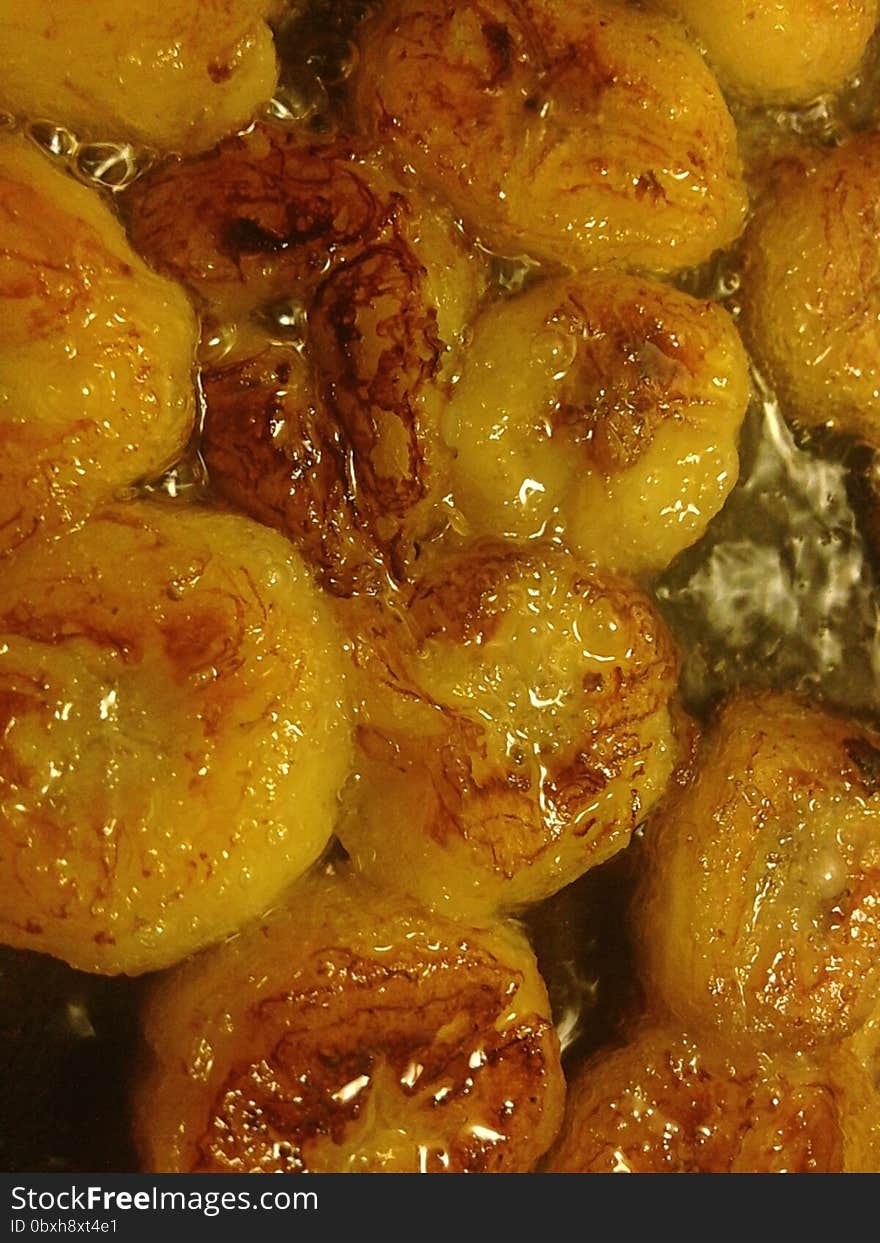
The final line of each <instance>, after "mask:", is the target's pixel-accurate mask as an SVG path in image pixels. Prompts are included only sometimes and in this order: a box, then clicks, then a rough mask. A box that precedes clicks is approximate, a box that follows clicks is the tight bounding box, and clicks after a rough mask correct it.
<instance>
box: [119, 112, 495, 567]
mask: <svg viewBox="0 0 880 1243" xmlns="http://www.w3.org/2000/svg"><path fill="white" fill-rule="evenodd" d="M129 209H130V213H131V226H132V235H133V237H134V240H135V243H136V245H137V246H138V247H139V248H140V249H141V250H142V251H143V252H144V253H145V254H147V255H148V257H149V258H150V259H151V260H152V261H153V262H155V263H156V264H157V265H158V266H159V267H160V268H162V269H163V270H164V271H166V272H168V273H170V274H171V275H173V276H175V277H177V278H178V279H179V280H181V281H183V282H184V283H185V284H186V285H187V286H188V287H189V288H190V289H191V290H193V291H194V292H195V293H196V294H197V295H198V296H199V297H200V298H201V299H202V301H203V302H204V303H205V304H206V305H207V307H208V308H209V309H210V311H211V313H212V315H214V316H215V317H219V318H220V319H221V320H223V319H225V320H226V321H227V322H230V321H232V322H235V321H238V322H239V323H243V324H245V325H246V324H247V323H248V316H251V317H252V322H253V319H254V318H255V319H256V321H257V322H259V323H260V324H262V325H263V326H264V328H265V330H266V331H267V332H268V336H269V338H270V339H271V338H272V337H273V326H274V337H275V346H276V348H275V350H274V354H273V357H274V358H281V357H282V355H283V351H284V349H285V348H286V349H287V351H288V353H289V354H290V355H291V357H290V366H291V368H292V369H293V370H294V371H295V373H296V376H297V381H296V383H297V387H298V388H299V389H300V390H301V395H300V394H296V395H295V396H294V397H293V402H294V405H295V407H296V411H295V413H294V422H297V421H300V422H301V421H302V419H301V416H300V415H299V413H298V411H299V410H301V409H302V408H303V407H304V406H307V407H309V408H311V407H314V410H313V414H311V415H310V416H309V422H310V428H311V429H314V434H313V432H312V430H310V431H309V439H310V440H313V439H314V435H317V437H318V439H319V440H320V442H321V444H322V445H323V446H325V448H323V449H322V450H321V455H322V456H321V466H320V469H319V470H318V473H317V475H316V474H315V472H314V471H313V470H312V469H311V468H309V469H307V470H306V472H305V478H304V481H303V482H300V481H299V480H298V479H297V480H295V482H294V486H295V487H296V490H297V492H298V494H299V495H300V496H302V497H304V498H305V501H304V503H305V504H306V505H308V506H311V507H312V508H315V509H323V511H324V512H328V508H327V503H326V501H325V499H324V498H325V497H326V495H327V493H328V491H329V492H330V493H332V494H333V496H332V498H331V501H330V509H331V510H332V512H333V514H334V519H333V522H334V525H335V526H336V527H338V528H340V529H346V528H348V527H351V526H352V525H354V526H356V527H358V528H359V529H368V530H369V531H370V532H371V533H372V538H373V540H374V542H375V544H376V545H377V546H378V547H379V548H380V549H381V550H383V551H384V553H385V554H386V556H387V558H388V559H389V560H390V562H391V563H392V568H394V569H395V570H397V571H400V568H401V566H402V564H403V563H404V562H405V561H406V560H407V557H408V554H409V551H410V548H411V545H412V543H413V542H414V541H415V540H416V539H417V538H419V537H420V536H423V535H425V534H428V533H431V531H432V530H433V529H434V528H435V527H439V526H442V525H443V520H442V516H441V511H440V510H439V508H438V504H439V501H440V499H441V498H442V496H443V495H444V492H445V485H446V472H447V461H446V459H447V451H446V450H445V448H444V446H443V445H442V442H441V440H440V436H439V430H438V422H439V417H440V411H441V410H442V407H443V404H444V402H445V399H446V390H447V386H448V382H449V379H450V377H451V374H452V370H453V363H454V361H455V358H456V355H457V353H458V350H459V347H460V342H461V336H462V333H463V331H464V329H465V327H466V325H467V322H468V320H469V318H470V315H471V312H472V310H473V308H474V307H475V305H476V301H477V299H478V297H479V296H480V293H481V291H482V283H483V277H482V263H481V262H480V261H478V260H476V259H472V258H469V257H468V256H467V254H466V253H465V251H464V249H463V247H462V246H461V243H460V241H459V239H458V237H457V236H456V235H455V233H454V230H453V228H452V225H451V223H450V222H449V221H448V220H447V219H445V218H444V217H443V216H442V215H441V214H439V213H438V211H437V210H436V209H435V208H433V207H432V206H430V205H428V204H427V203H422V202H421V201H420V200H419V199H418V198H417V196H415V195H414V194H411V193H409V192H407V193H406V194H404V193H403V192H402V191H401V189H400V188H399V187H398V186H397V185H396V183H395V182H394V181H393V180H392V179H391V178H390V177H389V176H388V175H387V174H386V173H384V172H383V171H382V170H381V168H380V167H379V166H378V165H376V164H375V163H374V162H368V161H366V160H364V159H362V158H360V157H358V156H357V154H356V152H355V151H354V149H353V148H352V146H351V145H350V144H349V143H347V142H346V141H345V140H343V139H338V138H334V139H317V138H315V137H313V136H312V137H309V136H303V135H301V134H295V133H290V132H286V131H283V130H279V129H273V128H271V127H268V126H261V127H258V128H257V129H256V130H254V131H253V132H252V133H250V134H247V135H245V136H244V137H241V138H234V139H231V140H229V141H228V142H225V143H223V144H222V145H221V146H220V147H219V148H218V149H217V150H216V151H215V152H212V153H211V154H209V155H207V156H204V157H202V158H200V159H197V160H193V161H189V162H187V163H183V164H180V163H178V164H173V165H171V166H169V167H168V168H166V169H165V170H163V171H160V172H159V173H157V174H155V175H153V176H151V177H147V178H145V179H144V181H143V182H142V183H138V184H136V186H135V187H134V190H133V192H132V194H131V196H130V202H129ZM279 318H280V319H283V320H285V321H286V322H289V321H290V320H291V319H293V320H295V321H297V322H298V324H299V328H298V331H299V332H300V334H301V335H300V339H298V340H297V341H296V342H295V343H294V344H288V345H287V346H286V347H285V344H284V339H283V334H282V335H281V336H280V337H279V335H278V333H279ZM244 335H245V337H246V338H248V337H249V336H250V335H251V334H250V331H249V329H247V328H245V333H244ZM297 352H299V353H301V354H303V355H304V357H305V360H306V362H305V364H304V363H303V360H302V359H301V358H297V357H296V354H297ZM228 361H229V362H230V363H235V364H240V363H242V362H244V364H245V367H246V372H247V375H246V377H245V378H243V379H242V381H241V383H242V395H241V398H240V399H238V398H237V397H236V383H237V380H236V375H237V374H239V375H240V374H241V373H236V372H235V371H234V370H233V371H230V370H229V368H228V366H227V365H226V364H224V367H223V369H222V374H221V377H219V382H220V383H222V401H223V403H224V406H225V408H226V410H227V411H229V410H232V411H234V410H235V408H236V406H238V409H239V411H242V410H244V409H245V408H246V407H248V406H251V405H252V404H253V398H254V394H253V392H252V390H251V387H250V383H251V380H252V378H253V375H254V371H255V369H265V360H264V359H259V358H256V357H254V356H251V355H248V354H247V353H245V355H244V356H243V357H242V352H241V347H240V346H238V347H236V346H235V345H234V344H233V347H232V356H231V358H230V360H228ZM213 371H214V369H213V367H212V365H211V364H209V365H208V370H207V382H206V392H207V396H208V410H207V427H208V439H209V442H210V445H211V451H210V455H209V466H211V467H212V474H213V476H214V478H216V480H217V482H218V485H219V486H220V488H221V489H222V490H223V491H226V492H227V493H229V494H234V495H235V497H236V500H237V502H238V503H239V504H243V505H244V506H245V507H246V508H247V509H248V510H249V512H251V513H252V514H254V515H255V516H257V517H260V518H264V517H265V514H266V511H267V509H271V508H275V509H276V511H277V500H276V499H275V493H276V492H277V488H276V483H277V485H278V486H281V481H282V478H283V477H284V475H285V472H287V475H288V477H290V475H291V469H290V463H289V457H290V454H289V452H287V454H285V450H284V448H283V446H278V445H277V443H276V442H275V441H274V439H270V438H269V437H267V436H266V434H265V431H264V430H263V429H265V419H264V418H260V419H259V420H258V423H259V429H258V430H257V439H256V442H255V444H254V447H253V449H252V451H251V453H250V454H249V455H248V456H249V457H251V458H252V460H253V461H254V462H255V463H258V475H259V476H260V477H257V473H255V472H252V471H249V470H248V467H247V464H246V463H245V464H243V465H238V462H239V459H240V453H241V448H240V447H239V446H240V444H241V436H242V433H243V430H244V429H243V426H242V425H243V422H244V418H245V416H242V415H241V414H239V417H238V420H237V421H238V429H237V432H236V433H235V435H236V437H237V440H236V442H235V443H233V444H226V445H224V444H223V440H224V436H225V433H224V431H223V426H222V425H223V424H225V423H228V420H227V419H226V418H225V416H224V415H222V414H221V416H220V418H219V419H218V417H217V415H216V411H215V409H214V398H215V396H216V394H217V384H218V377H217V376H216V375H215V374H214V373H213ZM285 383H286V382H285ZM263 391H265V392H266V398H265V399H264V398H262V397H260V398H258V399H257V400H258V401H259V402H262V408H263V409H264V410H265V408H266V402H267V401H268V402H269V403H270V404H271V401H272V398H271V391H266V390H265V389H264V390H263ZM288 401H289V394H287V393H285V405H287V404H288ZM284 417H285V419H286V418H287V417H288V416H287V414H285V415H284ZM287 443H288V446H291V445H293V439H289V440H288V442H287ZM330 446H336V447H335V449H333V448H331V447H330ZM294 456H295V457H297V458H298V460H300V461H301V460H302V452H301V450H300V449H299V448H298V447H297V448H296V449H295V450H294ZM348 458H350V459H351V463H352V471H353V476H354V478H353V488H350V487H349V481H348V479H347V477H346V475H345V471H344V467H345V466H346V463H347V460H348ZM264 474H265V475H266V477H267V478H268V479H269V481H270V482H269V483H268V485H266V486H265V487H264V484H263V482H262V478H261V477H262V476H263V475H264ZM331 476H332V478H331ZM272 481H275V482H272ZM312 494H314V495H312ZM346 495H348V500H347V501H346V500H345V499H344V498H345V496H346ZM276 524H277V525H279V526H280V527H281V528H282V529H283V530H285V532H286V533H287V534H289V535H291V536H292V537H293V538H294V539H295V540H297V541H298V542H300V543H301V545H303V546H304V547H305V550H306V552H307V554H308V553H312V552H313V551H314V550H313V549H312V548H310V547H309V545H308V541H307V540H304V538H303V535H302V531H301V523H300V519H299V517H298V516H297V515H296V514H295V513H294V514H292V515H291V514H290V513H289V512H285V513H284V514H280V515H279V516H278V518H277V522H276ZM312 538H314V537H312ZM330 577H332V572H331V574H330Z"/></svg>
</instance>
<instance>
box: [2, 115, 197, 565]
mask: <svg viewBox="0 0 880 1243" xmlns="http://www.w3.org/2000/svg"><path fill="white" fill-rule="evenodd" d="M0 221H2V228H0V238H2V240H0V553H2V552H8V551H9V550H10V549H14V548H16V547H18V546H19V545H21V544H22V543H24V542H25V541H27V540H28V539H29V537H30V536H32V535H33V534H34V533H35V532H36V531H37V529H38V528H41V527H42V528H47V529H51V528H55V527H57V526H59V525H60V524H62V523H65V522H68V521H70V520H71V519H74V518H78V517H81V516H82V514H83V513H85V512H87V511H88V509H89V508H91V507H92V506H93V505H94V504H95V503H96V501H98V500H101V499H103V498H106V497H107V496H109V495H110V494H111V493H113V492H115V491H117V490H118V489H120V488H121V487H124V486H126V485H129V484H131V483H134V482H135V481H136V480H138V479H140V478H141V477H143V476H145V475H149V474H156V473H158V472H159V471H161V470H162V469H163V468H164V467H165V466H167V465H169V464H170V463H171V462H172V461H173V460H174V459H175V457H176V456H177V455H178V454H179V453H180V451H181V449H182V448H183V446H184V445H185V443H186V441H187V438H188V436H189V434H190V431H191V428H192V423H193V417H194V412H195V387H194V382H193V370H194V366H195V353H196V342H197V334H198V329H197V326H196V320H195V316H194V314H193V312H192V309H191V308H190V305H189V303H188V302H187V299H186V297H185V295H184V294H183V292H182V291H181V290H180V289H178V288H176V287H175V286H174V285H173V284H172V283H171V282H170V281H167V280H165V279H163V278H162V277H160V276H157V275H156V274H155V273H154V272H151V271H150V269H149V268H147V267H146V265H145V264H144V263H142V262H141V260H140V259H138V258H137V256H136V255H135V254H134V252H133V251H132V249H131V247H130V246H129V244H128V241H127V240H126V237H125V233H124V232H123V230H122V228H121V226H120V224H119V222H118V221H117V220H116V218H115V217H114V216H113V215H112V213H111V212H110V211H109V210H108V209H107V207H106V206H105V205H104V204H103V203H102V202H101V200H100V199H99V198H98V197H97V196H96V195H95V194H94V193H91V192H90V191H89V190H87V189H86V188H85V187H84V186H81V185H78V184H77V183H76V182H75V181H74V180H73V179H72V178H70V177H68V176H66V175H64V174H63V173H61V172H59V171H58V170H57V169H55V168H53V167H52V165H51V164H50V163H49V161H48V160H47V159H46V158H45V157H44V156H42V155H41V154H40V153H39V152H38V151H37V150H36V149H35V148H34V147H32V146H30V145H29V144H28V143H26V142H25V141H24V140H23V139H20V138H15V137H11V136H6V137H0Z"/></svg>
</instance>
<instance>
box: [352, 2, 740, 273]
mask: <svg viewBox="0 0 880 1243" xmlns="http://www.w3.org/2000/svg"><path fill="white" fill-rule="evenodd" d="M352 110H353V114H354V116H355V118H356V119H357V120H358V122H359V123H360V124H361V125H362V126H363V128H364V129H365V131H366V132H367V133H368V134H369V135H370V137H371V139H372V140H373V141H374V142H376V143H377V144H385V145H387V147H388V148H389V149H390V150H391V151H392V152H393V153H394V155H395V157H396V159H397V160H398V162H399V164H400V166H401V167H402V168H404V169H407V170H410V171H411V172H414V173H415V175H416V176H417V177H418V178H419V179H420V180H421V181H422V183H423V184H425V185H427V186H428V187H429V188H431V189H432V190H434V191H435V192H436V193H438V194H440V195H442V196H443V197H445V198H446V199H447V200H448V202H449V203H450V204H451V205H452V207H453V208H454V210H455V211H456V213H458V214H459V215H460V216H461V217H462V219H463V220H464V222H465V223H466V225H467V226H468V228H469V229H470V230H471V231H472V232H474V233H476V234H477V235H478V236H479V238H480V239H481V241H482V242H483V243H484V244H486V245H488V246H489V247H491V248H492V249H495V250H498V251H500V252H501V253H503V254H508V255H520V254H523V253H526V254H529V255H532V256H535V257H538V258H541V259H547V260H553V261H556V262H560V263H563V264H565V265H567V266H571V267H574V268H583V267H591V266H594V265H596V264H601V263H613V264H619V265H624V266H631V267H637V268H643V269H648V270H652V271H655V270H656V271H664V272H668V271H674V270H675V269H678V268H684V267H688V266H690V265H692V264H697V263H700V262H702V261H703V260H704V259H706V258H708V256H709V255H711V254H712V252H713V251H715V250H717V249H719V248H721V247H724V246H726V245H728V244H729V243H730V242H731V241H732V240H733V239H734V238H735V237H736V236H737V234H738V233H739V231H740V229H741V228H742V225H743V221H744V217H745V207H746V196H745V190H744V188H743V183H742V178H741V168H740V162H739V157H738V154H737V147H736V133H735V130H734V125H733V121H732V119H731V117H730V114H729V113H728V111H727V107H726V105H725V103H724V100H723V98H722V96H721V92H720V90H719V88H718V86H717V84H716V82H715V80H714V78H713V77H712V74H711V73H710V71H709V70H708V69H707V68H706V66H705V65H704V63H703V62H702V60H701V58H700V56H699V53H698V52H697V50H696V49H695V48H694V47H692V46H690V45H689V44H688V42H687V40H686V38H685V37H684V35H683V33H682V32H681V31H680V30H679V29H678V28H677V27H676V25H675V24H674V23H671V22H668V21H667V20H666V19H665V18H658V17H655V16H653V15H648V14H645V13H640V12H635V11H633V10H632V9H630V8H628V7H627V6H626V5H624V4H617V3H614V2H613V0H579V2H578V3H577V4H572V3H571V2H570V0H464V2H462V0H417V2H415V3H413V0H390V2H389V3H387V4H384V5H383V6H382V7H381V9H380V10H379V12H378V14H377V16H376V17H375V18H373V19H371V20H369V21H368V22H367V23H366V24H365V25H364V26H363V28H362V32H361V37H360V60H359V65H358V68H357V69H356V71H355V74H354V76H353V99H352ZM648 119H650V123H649V121H648Z"/></svg>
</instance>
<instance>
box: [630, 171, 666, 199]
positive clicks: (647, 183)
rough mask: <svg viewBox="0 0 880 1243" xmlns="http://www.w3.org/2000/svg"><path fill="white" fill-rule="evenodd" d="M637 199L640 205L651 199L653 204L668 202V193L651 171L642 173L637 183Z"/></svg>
mask: <svg viewBox="0 0 880 1243" xmlns="http://www.w3.org/2000/svg"><path fill="white" fill-rule="evenodd" d="M636 198H637V199H638V201H639V202H640V203H641V202H642V200H643V199H650V201H651V202H652V203H657V202H660V201H663V202H665V201H666V191H665V190H664V189H663V187H662V185H661V184H660V182H659V181H658V180H657V177H656V175H655V174H654V173H653V172H652V171H651V169H648V171H647V172H646V173H641V174H640V176H639V178H638V180H637V181H636Z"/></svg>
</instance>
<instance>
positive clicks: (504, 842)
mask: <svg viewBox="0 0 880 1243" xmlns="http://www.w3.org/2000/svg"><path fill="white" fill-rule="evenodd" d="M345 616H346V618H347V620H348V622H349V624H350V625H351V628H352V632H353V634H354V635H355V652H356V661H357V663H358V665H359V668H360V673H361V679H360V695H361V699H362V703H361V707H360V711H359V716H358V726H357V739H358V757H359V758H358V761H357V776H356V779H355V780H354V781H353V782H352V783H351V785H350V787H349V790H348V793H347V796H346V810H345V816H344V819H343V821H342V823H341V824H340V826H339V830H338V831H339V834H340V836H341V838H342V841H343V843H344V845H345V847H346V849H347V850H348V851H349V852H350V853H351V855H352V857H353V859H354V861H355V863H356V865H357V866H358V867H360V868H362V869H363V870H364V871H365V872H366V873H367V874H368V875H370V876H371V877H372V878H374V879H375V880H376V881H377V882H379V881H381V882H382V883H383V884H385V885H387V886H389V887H390V888H392V889H396V890H401V889H402V890H404V891H406V892H409V893H412V894H415V895H417V896H418V897H419V898H421V899H422V900H423V901H426V902H428V903H430V904H432V905H434V906H436V907H437V908H438V909H440V910H442V911H447V910H448V911H454V912H458V911H464V912H466V913H468V914H469V913H471V912H472V911H487V910H492V909H494V908H497V907H499V906H500V907H506V908H509V907H512V906H517V905H520V904H522V903H525V902H533V901H535V900H537V899H539V898H541V897H546V896H547V895H548V894H550V893H553V892H554V891H555V890H556V889H559V888H561V887H562V886H563V885H565V884H567V883H568V882H569V881H571V880H574V879H575V877H577V876H579V875H580V874H581V873H582V872H584V871H586V870H587V868H589V867H592V866H595V865H596V864H598V863H600V862H602V861H603V860H604V859H607V858H608V857H609V856H610V855H612V854H614V853H615V852H616V851H617V850H620V849H622V848H623V847H624V846H625V845H626V844H627V842H628V841H629V839H630V835H631V834H632V832H633V830H634V829H635V828H636V826H637V825H638V824H639V823H640V822H641V821H642V820H643V819H644V817H645V815H646V814H647V813H648V811H650V809H651V807H652V806H653V804H654V803H655V802H656V801H657V799H658V798H659V796H660V794H661V793H662V791H663V788H664V786H665V783H666V781H667V780H668V778H669V776H670V774H671V772H672V770H673V767H674V765H675V763H676V760H677V758H678V754H679V749H680V738H679V731H678V729H677V727H676V723H675V721H674V720H673V715H672V704H671V700H672V698H673V695H674V692H675V683H676V676H677V668H678V665H677V656H676V652H675V649H674V647H673V646H672V644H671V642H670V639H669V636H668V634H667V632H666V630H665V627H664V626H663V623H662V621H661V619H660V617H659V616H658V614H657V613H656V612H655V610H654V609H653V607H652V605H651V604H650V602H649V600H648V599H647V597H646V596H644V595H643V594H642V593H641V592H640V591H639V590H638V589H637V588H635V587H634V586H632V584H630V583H629V582H627V581H626V580H625V579H620V578H617V577H615V576H614V575H611V574H608V573H607V572H604V571H596V570H594V569H592V568H591V567H589V566H587V565H585V564H584V563H583V562H582V561H578V560H576V559H574V558H572V557H570V556H568V555H567V554H564V553H562V552H560V551H559V550H555V549H553V548H551V547H548V546H538V547H536V548H529V549H522V550H519V551H518V550H517V549H516V548H515V547H512V546H510V545H505V544H503V543H498V542H494V543H493V542H488V543H482V544H477V545H475V546H474V547H473V548H472V549H470V550H469V551H466V552H463V553H461V554H460V555H458V556H454V557H451V558H440V559H438V560H437V561H436V563H434V564H433V565H431V566H430V567H428V568H426V569H425V570H423V572H422V574H421V575H420V578H419V582H418V584H417V585H416V586H415V587H414V588H413V589H412V590H411V591H409V592H403V593H401V597H400V599H399V600H398V601H397V602H393V601H392V606H391V609H390V610H389V609H388V608H382V607H381V605H380V604H378V603H375V602H360V603H355V604H353V605H352V606H351V608H350V610H349V611H348V612H347V613H346V614H345Z"/></svg>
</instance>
